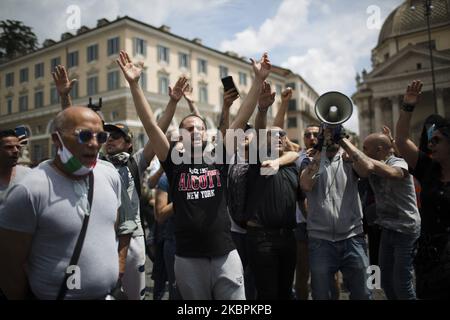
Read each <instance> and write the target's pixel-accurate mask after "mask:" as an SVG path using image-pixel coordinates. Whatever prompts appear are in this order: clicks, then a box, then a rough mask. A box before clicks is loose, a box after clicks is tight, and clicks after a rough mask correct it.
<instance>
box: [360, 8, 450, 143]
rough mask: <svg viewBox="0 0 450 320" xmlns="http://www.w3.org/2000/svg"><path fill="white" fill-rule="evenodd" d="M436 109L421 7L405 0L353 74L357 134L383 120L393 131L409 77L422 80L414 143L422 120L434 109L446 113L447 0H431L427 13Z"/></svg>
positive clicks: (449, 85) (449, 97)
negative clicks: (366, 62) (368, 67)
mask: <svg viewBox="0 0 450 320" xmlns="http://www.w3.org/2000/svg"><path fill="white" fill-rule="evenodd" d="M430 21H431V39H432V41H431V43H432V47H433V62H434V70H435V84H436V100H437V110H435V107H434V99H433V87H432V73H431V62H430V53H429V42H428V34H427V24H426V16H425V7H424V5H423V4H422V3H421V2H418V4H416V5H415V7H412V3H411V1H409V0H407V1H405V2H404V3H403V4H401V5H400V6H399V7H398V8H396V9H395V10H394V11H393V12H392V13H391V14H390V15H389V16H388V18H387V19H386V21H385V22H384V24H383V27H382V29H381V32H380V35H379V40H378V44H377V46H376V47H375V48H374V49H373V50H372V71H370V72H366V71H365V70H363V71H362V75H361V76H360V75H357V78H356V81H357V92H356V93H355V94H354V95H353V96H352V98H353V100H354V102H355V104H356V105H357V106H358V108H359V129H360V138H361V139H364V138H365V137H366V136H367V135H368V134H370V133H373V132H377V131H381V127H382V126H383V125H387V126H389V127H390V128H392V130H393V131H395V124H396V121H397V119H398V117H399V110H400V106H401V103H402V96H403V94H404V92H405V89H406V87H407V85H408V83H410V82H411V81H413V80H416V79H418V80H421V81H422V82H423V84H424V85H423V89H422V91H423V94H422V97H421V99H420V102H419V104H418V106H417V108H416V111H415V112H414V115H413V119H412V128H411V134H412V137H413V139H414V140H415V141H416V142H417V141H418V139H419V135H420V131H421V128H422V125H423V121H424V119H425V118H426V117H427V116H428V115H430V114H433V113H439V114H440V115H442V116H445V117H447V118H449V117H450V1H449V0H436V1H433V9H432V11H431V16H430Z"/></svg>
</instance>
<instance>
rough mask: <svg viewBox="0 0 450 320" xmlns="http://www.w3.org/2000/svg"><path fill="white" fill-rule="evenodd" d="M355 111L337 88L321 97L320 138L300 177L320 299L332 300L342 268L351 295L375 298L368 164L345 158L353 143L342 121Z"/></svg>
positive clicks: (315, 295)
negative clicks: (367, 233)
mask: <svg viewBox="0 0 450 320" xmlns="http://www.w3.org/2000/svg"><path fill="white" fill-rule="evenodd" d="M342 96H343V97H342ZM333 107H334V108H333ZM352 109H353V107H352V104H351V101H350V99H348V98H347V97H346V96H344V95H342V94H339V93H336V92H332V93H328V94H325V95H323V96H321V97H320V98H319V99H318V101H317V103H316V114H317V116H318V118H319V119H320V120H321V122H322V126H321V132H320V134H319V137H318V140H319V142H318V145H317V146H316V150H315V152H314V156H313V159H312V161H311V162H310V164H309V165H308V166H307V167H306V169H305V170H303V172H302V174H301V177H300V186H301V188H302V190H303V191H304V192H305V193H306V197H307V200H308V212H310V214H309V215H308V220H307V226H308V237H309V243H308V249H309V263H310V269H311V289H312V297H313V299H318V300H329V299H332V298H333V293H334V290H335V289H334V284H335V281H334V275H335V273H336V272H337V271H341V273H342V274H343V276H344V281H345V283H346V285H347V288H348V289H349V291H350V299H370V298H371V293H370V291H369V289H368V288H367V286H366V282H367V277H368V275H367V273H366V270H367V267H368V265H369V261H368V258H367V254H366V251H367V249H366V242H365V238H364V233H363V223H362V217H363V214H362V207H361V201H360V198H359V193H358V180H359V176H360V175H362V174H363V171H362V170H364V166H361V165H360V163H359V162H358V161H351V160H350V159H347V158H346V157H344V150H346V149H348V147H349V146H353V145H352V144H351V142H350V141H349V140H348V139H347V136H346V133H345V130H344V129H343V127H342V123H343V122H345V121H347V120H348V119H349V118H350V116H351V113H352ZM341 147H343V148H341ZM355 149H356V148H355ZM346 151H347V150H346ZM361 154H362V153H361ZM362 157H364V154H362Z"/></svg>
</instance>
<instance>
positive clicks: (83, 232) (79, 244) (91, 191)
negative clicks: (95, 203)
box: [56, 172, 94, 300]
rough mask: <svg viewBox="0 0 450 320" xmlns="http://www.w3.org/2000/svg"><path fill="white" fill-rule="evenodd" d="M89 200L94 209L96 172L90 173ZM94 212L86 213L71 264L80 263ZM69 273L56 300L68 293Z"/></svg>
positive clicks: (62, 298) (66, 274) (90, 207)
mask: <svg viewBox="0 0 450 320" xmlns="http://www.w3.org/2000/svg"><path fill="white" fill-rule="evenodd" d="M88 188H89V189H88V201H89V209H90V210H91V209H92V198H93V196H94V174H93V173H92V172H91V173H89V187H88ZM91 214H92V210H91V212H90V213H89V215H85V216H84V219H83V226H82V227H81V231H80V235H79V236H78V240H77V244H76V245H75V249H74V250H73V254H72V258H70V262H69V266H75V265H77V263H78V259H79V258H80V253H81V249H82V248H83V243H84V238H85V237H86V231H87V227H88V223H89V217H90V216H91ZM69 276H70V275H69V274H68V273H65V276H64V280H63V282H62V283H61V287H60V288H59V293H58V296H57V298H56V300H64V298H65V296H66V293H67V279H68V278H69Z"/></svg>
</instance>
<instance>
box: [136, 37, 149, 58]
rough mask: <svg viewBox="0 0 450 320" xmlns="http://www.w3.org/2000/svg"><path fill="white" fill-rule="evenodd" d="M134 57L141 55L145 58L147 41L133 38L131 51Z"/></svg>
mask: <svg viewBox="0 0 450 320" xmlns="http://www.w3.org/2000/svg"><path fill="white" fill-rule="evenodd" d="M133 53H134V55H137V54H139V55H141V56H144V57H145V56H146V55H147V41H145V40H144V39H139V38H134V49H133Z"/></svg>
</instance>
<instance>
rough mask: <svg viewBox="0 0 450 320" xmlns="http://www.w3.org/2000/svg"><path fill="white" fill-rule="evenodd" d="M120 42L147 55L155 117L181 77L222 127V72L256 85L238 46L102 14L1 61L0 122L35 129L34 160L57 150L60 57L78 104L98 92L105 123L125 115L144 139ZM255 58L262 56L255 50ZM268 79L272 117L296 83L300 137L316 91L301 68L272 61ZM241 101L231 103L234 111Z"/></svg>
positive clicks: (295, 126) (213, 123)
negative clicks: (273, 94) (91, 23)
mask: <svg viewBox="0 0 450 320" xmlns="http://www.w3.org/2000/svg"><path fill="white" fill-rule="evenodd" d="M121 49H125V50H126V51H127V52H129V53H130V55H131V56H132V59H133V60H134V61H143V62H144V64H145V72H144V73H143V75H142V79H141V84H142V86H143V88H144V91H145V94H146V96H147V99H148V100H149V102H150V104H151V106H152V107H153V110H154V111H155V113H156V115H157V116H158V115H159V114H161V113H162V112H163V110H164V109H165V106H166V104H167V102H168V86H169V85H174V84H175V82H176V80H177V79H178V77H179V76H181V75H185V76H186V77H188V78H189V79H190V83H191V84H192V86H193V88H194V92H193V96H194V99H195V101H196V104H197V106H198V107H199V110H200V112H201V113H202V114H203V115H204V116H205V118H206V119H207V122H208V127H209V128H216V127H217V120H218V116H219V113H220V111H221V106H222V99H223V88H222V83H221V80H220V79H221V78H222V77H224V76H227V75H231V76H233V79H234V82H235V84H236V86H237V87H238V90H239V92H240V94H241V99H242V98H244V97H245V95H246V93H247V92H248V90H249V89H250V86H251V84H252V74H253V71H252V67H251V64H250V63H249V60H248V59H246V58H243V57H239V56H238V55H237V54H235V53H233V52H225V53H224V52H220V51H217V50H215V49H212V48H209V47H206V46H204V45H202V42H201V40H200V39H198V38H196V39H193V40H189V39H185V38H182V37H179V36H177V35H175V34H173V33H171V32H170V28H169V27H167V26H164V25H163V26H161V27H160V28H155V27H153V26H151V25H148V24H146V23H143V22H141V21H138V20H135V19H132V18H130V17H122V18H120V17H119V18H117V20H114V21H108V20H106V19H100V20H98V22H97V26H96V27H95V28H91V29H90V28H88V27H86V26H83V27H81V28H80V29H79V30H77V32H76V34H71V33H64V34H63V35H62V36H61V40H60V41H58V42H55V41H53V40H46V41H45V42H44V44H43V47H42V48H40V49H39V50H37V51H35V52H33V53H30V54H27V55H24V56H21V57H19V58H16V59H14V60H11V61H8V62H6V63H3V64H1V65H0V127H1V128H14V127H15V126H17V125H22V124H24V125H26V127H27V128H28V130H29V132H30V135H31V137H30V146H29V152H30V155H31V160H32V161H33V162H37V161H40V160H42V159H44V158H49V157H52V156H53V155H54V152H55V150H54V148H53V147H52V143H51V138H50V134H51V132H52V119H53V118H54V116H55V115H56V114H57V112H59V111H60V110H61V107H60V104H59V96H58V94H57V92H56V89H55V87H54V84H53V79H52V76H51V71H52V70H53V68H54V67H55V66H56V65H58V64H63V65H65V66H66V68H67V70H68V73H69V78H70V79H74V78H76V79H78V82H77V84H76V85H75V87H74V88H73V90H72V96H73V99H72V100H73V103H74V104H75V105H86V104H87V102H88V98H89V97H92V99H93V102H95V103H97V101H98V99H99V98H100V97H101V98H102V101H103V107H102V112H103V114H104V116H105V120H106V122H113V123H114V122H122V123H126V124H127V125H129V126H130V128H131V129H132V131H133V132H134V136H135V139H136V141H135V143H136V145H137V146H138V147H139V146H142V145H144V143H145V141H146V139H147V138H146V135H145V133H144V130H143V127H142V124H141V122H140V121H139V119H138V117H137V114H136V112H135V109H134V106H133V101H132V98H131V95H130V93H129V89H128V88H127V84H126V81H125V79H124V78H123V76H122V74H121V72H120V69H119V68H118V65H117V64H116V59H117V58H118V53H119V51H120V50H121ZM255 58H257V57H255ZM268 81H269V82H270V83H271V84H272V86H273V90H276V91H277V101H276V103H275V104H274V106H273V108H272V110H271V112H270V114H269V117H273V116H274V114H275V112H276V111H277V107H278V104H279V102H280V95H281V91H282V90H283V89H284V88H285V87H286V86H291V87H293V88H294V89H295V90H294V96H293V100H292V101H291V104H290V106H289V113H288V117H287V120H286V121H287V126H286V127H287V128H288V134H289V137H290V138H291V139H292V140H293V141H300V142H301V141H302V139H301V134H302V131H303V128H304V126H305V125H306V124H307V123H308V122H310V121H312V119H314V117H315V116H314V110H313V106H314V103H315V100H316V99H317V97H318V95H317V93H316V92H315V90H314V89H313V88H312V87H311V86H310V85H309V84H308V83H307V82H306V81H305V80H304V79H303V78H302V77H300V76H299V75H297V74H294V73H293V72H291V71H290V70H287V69H284V68H280V67H274V70H273V72H272V73H271V75H270V77H269V79H268ZM238 106H239V103H235V104H234V105H233V108H232V110H231V113H232V115H233V114H236V111H237V107H238ZM188 110H189V109H188V106H187V104H186V101H184V99H183V100H182V101H180V103H179V106H178V109H177V112H176V115H175V118H174V123H175V124H176V123H178V122H179V120H180V119H181V118H182V117H184V116H185V115H186V114H187V113H188V112H189V111H188Z"/></svg>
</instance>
